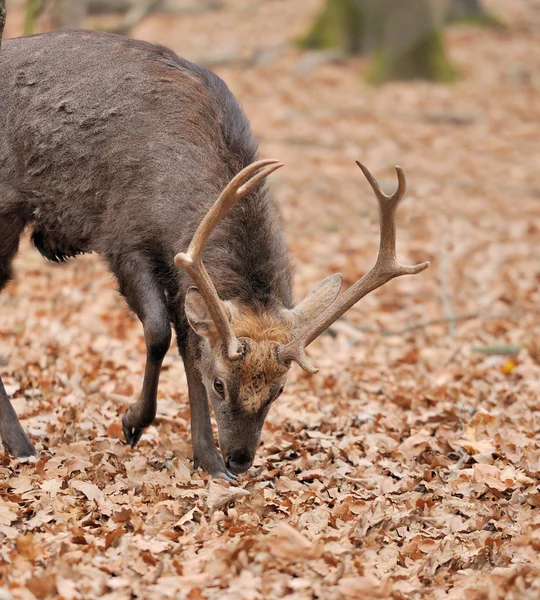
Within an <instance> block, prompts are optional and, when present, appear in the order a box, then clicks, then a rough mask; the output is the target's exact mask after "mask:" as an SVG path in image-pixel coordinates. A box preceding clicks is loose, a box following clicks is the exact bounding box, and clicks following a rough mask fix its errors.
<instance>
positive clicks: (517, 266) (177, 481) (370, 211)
mask: <svg viewBox="0 0 540 600" xmlns="http://www.w3.org/2000/svg"><path fill="white" fill-rule="evenodd" d="M319 4H320V3H319V1H317V0H294V1H293V0H273V1H268V0H250V2H249V3H248V2H244V1H243V0H226V1H225V2H224V5H225V6H224V9H223V10H220V11H206V12H199V13H197V12H193V13H186V14H182V15H178V16H171V15H153V16H151V17H149V18H147V19H146V20H145V21H144V22H143V23H141V24H140V25H139V26H138V27H137V28H136V29H135V30H134V32H133V35H134V36H135V37H141V38H145V39H149V40H156V41H160V42H161V43H164V44H166V45H169V46H170V47H172V48H173V49H174V50H176V51H178V52H179V53H180V54H182V55H184V56H186V57H187V58H190V59H192V60H195V61H197V60H199V61H202V62H204V63H206V64H209V65H211V66H212V67H213V68H214V69H215V70H216V71H217V72H218V73H219V74H220V75H221V76H222V77H223V78H224V79H225V81H226V82H227V83H228V84H229V86H230V88H231V89H232V91H233V92H234V93H235V94H236V96H237V97H238V98H239V99H240V101H241V102H242V104H243V106H244V108H245V111H246V113H247V115H248V117H249V119H250V120H251V123H252V125H253V128H254V131H255V133H256V135H257V137H259V138H260V140H261V156H263V157H276V158H279V159H280V160H282V161H283V162H285V163H286V168H284V169H282V170H280V171H279V172H278V173H277V174H276V175H273V176H272V177H271V186H272V190H273V194H274V196H275V198H276V200H277V202H278V204H279V206H280V208H281V210H282V214H283V224H284V229H285V232H286V236H287V240H288V242H289V244H290V247H291V250H292V253H293V255H294V257H295V263H296V284H295V286H296V287H295V295H296V296H297V297H298V298H301V297H303V295H304V294H305V293H306V292H307V291H309V289H310V288H311V287H312V286H313V285H314V284H315V283H316V282H317V281H319V280H320V279H322V278H323V277H325V276H326V275H328V274H330V273H332V272H335V271H341V272H342V273H343V275H344V278H345V281H346V283H347V284H350V283H352V282H353V281H354V280H356V279H357V278H358V277H359V276H360V275H362V274H363V273H364V272H365V271H366V270H368V269H369V268H370V266H371V265H372V263H373V260H374V257H375V254H376V248H377V237H378V214H377V208H376V201H375V199H374V198H373V195H372V193H371V191H370V189H369V187H368V185H367V184H366V182H365V180H364V178H363V176H362V174H361V172H360V171H359V170H358V169H357V167H356V166H355V164H354V161H355V159H361V160H362V161H363V162H364V163H365V164H367V165H368V167H369V168H370V169H371V170H372V171H373V173H374V174H375V175H376V176H377V177H378V178H379V179H380V180H381V182H382V183H383V185H384V187H385V188H387V189H391V188H392V186H394V185H395V174H394V171H393V168H392V167H393V165H395V164H401V165H402V166H403V167H404V168H405V171H406V173H407V177H408V181H409V192H408V197H407V199H406V201H405V202H404V204H403V206H402V207H401V209H400V212H399V219H398V221H399V231H398V238H399V244H398V246H399V256H400V257H401V259H402V261H403V262H421V261H424V260H430V261H431V263H432V266H431V268H430V269H428V271H426V272H424V273H422V274H421V275H418V276H415V277H408V278H401V279H399V280H396V281H393V282H391V283H390V284H388V285H387V286H385V287H384V288H383V289H381V290H380V291H378V292H376V293H374V294H372V295H370V296H369V297H367V298H366V299H365V300H363V301H362V302H361V304H360V306H359V307H357V308H354V309H352V310H351V311H350V312H349V313H348V314H347V315H346V317H345V318H344V319H343V320H342V321H340V323H339V324H338V325H337V326H336V327H335V328H334V329H333V330H332V335H325V336H323V337H322V338H321V339H320V340H319V341H318V342H316V343H315V344H313V346H312V347H310V351H309V354H310V356H311V358H312V360H313V362H314V363H315V364H316V365H317V366H318V367H319V368H320V372H319V373H318V374H317V375H315V376H312V377H309V376H307V375H305V374H304V373H303V372H301V371H300V369H298V368H296V367H295V368H293V369H291V376H290V379H289V384H288V385H287V388H286V390H285V393H284V394H283V397H282V398H281V399H280V400H279V401H278V405H276V406H275V407H274V408H273V409H272V411H271V412H270V415H269V417H268V420H267V423H266V426H265V429H264V432H263V442H262V445H261V447H260V449H259V452H258V454H257V458H256V462H255V465H254V467H253V468H252V470H251V471H250V472H249V474H246V475H243V476H241V477H240V478H239V481H238V484H237V485H233V486H229V485H228V484H226V483H225V482H224V481H222V480H214V481H212V480H211V478H210V477H209V476H208V475H207V474H206V473H203V472H200V471H197V472H193V471H192V462H191V454H190V452H191V449H190V431H189V408H188V396H187V388H186V382H185V376H184V372H183V367H182V363H181V360H180V359H179V357H178V355H177V352H176V351H175V348H174V343H173V345H172V346H171V350H170V351H169V353H168V356H167V358H166V360H165V364H164V369H163V375H162V379H161V384H160V392H159V407H158V419H157V421H156V423H155V425H154V426H152V427H149V428H148V430H147V431H146V433H145V434H144V435H143V438H142V441H141V442H140V444H139V445H138V446H137V448H136V449H135V450H131V449H130V448H129V447H127V446H126V445H124V443H123V441H122V435H121V426H120V417H121V415H122V414H123V413H124V411H125V410H126V408H127V407H128V405H129V404H130V403H131V402H132V401H134V399H135V398H136V395H137V393H138V390H139V387H140V385H141V377H142V372H143V366H144V351H145V344H144V340H143V336H142V328H141V326H140V324H139V323H138V321H137V320H136V319H135V318H134V316H133V315H131V314H129V313H128V311H127V309H126V307H125V305H124V302H123V300H122V299H121V298H120V296H119V295H118V294H117V293H116V291H115V283H114V281H113V279H112V277H111V276H110V275H109V274H108V272H107V270H106V268H105V266H104V264H103V262H102V261H101V260H100V259H99V258H98V257H96V256H86V257H82V258H80V259H79V260H76V261H73V262H71V263H70V264H68V265H66V266H53V265H50V264H46V263H45V262H44V261H43V259H42V258H41V257H40V256H39V255H38V254H37V252H36V251H35V250H33V249H31V248H30V246H29V244H28V242H27V241H25V243H23V245H22V248H21V252H20V254H19V256H18V258H17V260H16V279H15V280H14V281H13V282H12V283H11V284H10V285H9V286H8V288H7V289H6V290H5V291H4V292H3V293H2V294H1V295H0V354H1V361H2V367H1V372H2V376H3V378H4V382H5V384H6V387H7V389H8V391H9V393H10V394H11V396H12V397H13V398H14V400H13V402H14V405H15V407H16V409H17V411H18V413H19V415H21V418H22V420H23V424H24V426H25V428H26V430H27V431H28V432H29V434H30V436H31V437H32V439H33V441H34V442H35V444H36V447H37V449H38V458H37V461H34V460H31V461H21V460H16V459H13V458H11V457H10V456H8V455H7V454H0V598H1V599H2V600H6V599H9V598H13V599H15V600H19V599H20V600H30V599H33V598H39V599H44V598H53V597H60V598H64V599H65V600H74V599H79V598H83V599H84V598H103V599H108V600H123V599H129V598H145V599H149V600H154V599H155V600H158V599H161V598H175V599H182V598H186V599H190V600H196V599H203V598H207V599H219V600H236V599H245V600H256V599H259V598H282V597H287V598H291V599H295V600H304V599H309V598H321V599H324V600H333V599H342V598H365V599H370V598H394V599H409V598H410V599H415V598H434V599H443V598H444V599H453V600H461V599H466V600H483V599H486V600H497V599H503V598H505V599H520V600H526V599H535V600H536V599H538V597H540V560H539V558H538V555H539V554H538V553H539V550H540V513H539V508H540V487H539V485H538V484H539V481H538V480H539V477H540V437H539V435H540V412H539V411H540V319H539V316H540V250H539V242H540V179H539V175H538V173H539V171H538V158H539V150H540V142H539V134H538V132H539V127H540V101H539V98H540V35H539V33H540V5H539V3H538V2H537V1H533V0H513V1H512V2H508V1H507V0H490V1H489V2H486V4H487V5H488V6H489V7H491V8H492V9H493V11H494V12H496V13H497V15H498V16H499V17H500V18H501V19H502V20H503V21H504V23H505V27H504V28H502V29H489V28H488V29H478V28H474V27H469V26H454V27H452V28H450V29H449V30H448V32H447V38H448V46H449V49H450V53H451V57H452V60H453V61H454V63H455V64H456V66H457V67H458V68H459V71H460V74H461V78H460V79H459V81H458V82H456V83H455V84H453V85H431V84H428V83H421V82H414V83H396V84H391V85H386V86H384V87H369V86H367V85H366V84H364V83H363V81H362V76H363V74H364V73H365V72H366V69H367V63H366V61H364V60H360V59H352V60H343V59H340V58H339V57H335V56H334V57H330V56H328V55H320V54H315V53H305V52H300V51H298V50H296V49H295V48H294V47H292V46H291V43H292V42H293V40H294V39H295V38H297V37H298V36H299V35H300V34H301V33H302V32H303V31H304V30H305V28H306V27H307V25H308V24H309V22H310V21H311V20H312V18H313V16H314V15H315V13H316V11H317V9H318V6H319ZM19 17H20V16H19ZM19 17H18V16H17V13H16V11H13V18H12V20H11V21H10V23H9V24H8V29H7V34H8V35H17V34H18V33H20V31H17V27H18V26H19V24H20V18H19ZM93 25H95V21H89V26H93ZM452 316H454V317H455V318H456V319H461V317H464V318H463V320H458V321H456V322H451V321H449V320H448V319H449V318H450V317H452ZM438 319H442V320H443V321H442V322H440V323H437V322H436V321H437V320H438ZM445 319H446V321H445ZM239 490H240V491H239Z"/></svg>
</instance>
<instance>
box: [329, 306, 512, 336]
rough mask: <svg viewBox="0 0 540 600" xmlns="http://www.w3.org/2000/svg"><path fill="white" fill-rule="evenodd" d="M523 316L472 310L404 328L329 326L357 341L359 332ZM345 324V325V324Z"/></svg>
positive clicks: (386, 333)
mask: <svg viewBox="0 0 540 600" xmlns="http://www.w3.org/2000/svg"><path fill="white" fill-rule="evenodd" d="M522 316H523V313H521V314H520V313H511V312H506V313H482V312H472V313H466V314H464V315H453V316H451V317H439V318H437V319H427V320H425V321H418V323H413V324H412V325H408V326H407V327H404V328H403V329H377V328H376V327H355V326H354V325H351V324H350V323H347V322H346V321H342V322H341V323H342V324H341V325H340V326H338V327H335V325H337V324H338V321H336V323H334V325H332V326H331V327H330V328H329V331H330V333H331V334H333V335H336V334H338V333H344V334H346V335H350V337H352V338H354V340H355V341H358V340H359V339H360V336H359V333H378V334H380V335H382V336H385V337H386V336H388V337H390V336H397V335H404V334H406V333H410V332H411V331H417V330H418V329H425V328H426V327H430V326H431V325H444V324H446V323H449V322H452V323H461V322H463V321H471V320H472V319H479V320H482V321H488V320H491V319H519V318H521V317H522ZM343 325H345V326H343ZM350 331H354V332H355V333H354V334H353V335H351V334H350Z"/></svg>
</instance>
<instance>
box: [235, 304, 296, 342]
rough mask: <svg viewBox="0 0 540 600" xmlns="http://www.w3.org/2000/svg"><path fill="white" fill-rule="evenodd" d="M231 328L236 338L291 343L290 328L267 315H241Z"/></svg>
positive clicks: (250, 313) (252, 313) (248, 313)
mask: <svg viewBox="0 0 540 600" xmlns="http://www.w3.org/2000/svg"><path fill="white" fill-rule="evenodd" d="M232 327H233V330H234V333H235V335H236V337H239V338H240V337H244V338H249V339H251V340H254V341H256V342H262V341H268V342H276V343H278V344H287V343H288V342H290V341H291V328H290V326H289V325H288V324H287V323H286V322H285V321H284V320H283V319H279V318H277V317H274V316H273V315H270V314H268V313H260V314H257V313H254V312H252V311H249V312H247V313H244V314H242V315H241V316H240V317H239V318H237V320H236V321H233V323H232Z"/></svg>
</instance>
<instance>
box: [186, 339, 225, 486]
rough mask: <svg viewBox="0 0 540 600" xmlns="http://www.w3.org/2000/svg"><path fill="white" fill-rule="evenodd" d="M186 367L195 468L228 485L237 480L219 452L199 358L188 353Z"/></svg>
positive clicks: (187, 351) (187, 350)
mask: <svg viewBox="0 0 540 600" xmlns="http://www.w3.org/2000/svg"><path fill="white" fill-rule="evenodd" d="M183 359H184V367H185V369H186V377H187V382H188V391H189V406H190V411H191V443H192V446H193V466H194V468H195V469H197V468H198V467H201V468H202V469H204V470H205V471H208V472H209V473H210V475H212V477H222V478H223V479H225V480H226V481H232V480H233V479H237V477H236V475H234V474H233V473H231V472H230V471H229V470H228V469H227V467H226V466H225V463H224V462H223V458H222V456H221V454H220V453H219V452H218V449H217V448H216V443H215V442H214V435H213V433H212V422H211V421H210V408H209V406H208V397H207V394H206V389H205V387H204V384H203V382H202V379H201V376H200V373H199V370H198V368H197V366H196V358H195V357H193V356H192V355H191V353H190V351H189V349H186V350H185V352H183Z"/></svg>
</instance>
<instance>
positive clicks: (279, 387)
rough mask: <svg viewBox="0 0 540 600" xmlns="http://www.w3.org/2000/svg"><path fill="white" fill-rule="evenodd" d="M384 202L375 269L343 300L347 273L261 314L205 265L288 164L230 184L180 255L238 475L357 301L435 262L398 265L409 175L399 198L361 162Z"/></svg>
mask: <svg viewBox="0 0 540 600" xmlns="http://www.w3.org/2000/svg"><path fill="white" fill-rule="evenodd" d="M357 164H358V166H359V167H360V168H361V169H362V171H363V172H364V175H365V176H366V178H367V180H368V182H369V183H370V185H371V187H372V189H373V191H374V192H375V195H376V197H377V199H378V201H379V207H380V214H381V234H380V247H379V255H378V258H377V262H376V264H375V266H374V267H373V269H371V271H369V273H367V274H366V275H364V276H363V277H362V278H361V279H360V280H359V281H357V282H356V283H355V284H354V285H352V286H351V287H350V288H349V289H348V290H347V291H346V292H345V293H343V294H342V295H341V296H339V297H338V294H339V291H340V289H341V284H342V278H341V275H339V274H336V275H332V276H330V277H327V278H326V279H325V280H323V281H322V282H321V283H320V284H319V285H318V286H317V287H316V288H315V289H314V290H313V291H312V292H311V293H310V294H309V295H308V296H307V297H306V299H305V300H304V301H303V302H301V303H300V304H299V305H297V306H296V307H295V308H294V309H286V308H282V309H280V310H279V312H276V313H269V312H262V313H255V312H253V310H250V309H249V308H247V307H246V306H244V305H242V303H241V301H240V300H238V301H235V300H232V301H223V300H221V299H220V298H219V296H218V294H217V291H216V288H215V287H214V285H213V283H212V281H211V279H210V277H209V275H208V272H207V271H206V268H205V266H204V264H203V262H202V258H201V256H202V251H203V249H204V245H205V243H206V241H207V240H208V238H209V236H210V235H211V233H212V231H213V229H214V227H215V226H216V225H217V223H218V222H219V221H220V220H221V219H222V218H223V217H224V216H225V215H226V214H227V212H228V211H229V210H230V209H231V208H232V207H233V206H234V205H235V204H236V203H237V202H238V201H239V200H240V199H241V198H242V197H243V196H245V195H246V194H247V193H248V192H249V191H250V190H251V189H253V187H255V186H256V185H257V184H258V183H259V182H260V181H262V180H263V179H264V178H266V177H267V176H268V175H270V173H272V172H273V171H275V170H276V169H278V168H280V167H281V166H282V165H281V164H280V163H278V162H277V161H275V160H262V161H258V162H255V163H253V164H252V165H249V166H248V167H246V168H245V169H243V170H242V171H241V172H240V173H238V175H236V176H235V177H234V178H233V179H232V180H231V182H230V183H229V184H228V185H227V186H226V188H225V189H224V190H223V192H222V193H221V194H220V196H219V198H218V199H217V201H216V202H215V204H214V205H213V206H212V208H211V209H210V210H209V212H208V213H207V214H206V215H205V217H204V219H203V220H202V222H201V224H200V225H199V227H198V229H197V231H196V233H195V235H194V237H193V239H192V241H191V244H190V245H189V248H188V250H187V252H185V253H179V254H177V255H176V257H175V263H176V265H177V266H179V267H181V268H183V269H185V270H186V271H187V273H188V274H189V275H190V277H191V278H192V279H193V282H194V283H195V285H196V287H192V288H190V289H189V290H188V292H187V294H186V298H185V312H186V317H187V320H188V322H189V324H190V326H191V327H192V329H193V330H194V331H195V332H196V333H197V334H198V335H199V336H200V338H201V349H200V352H201V359H200V364H199V370H200V373H201V376H202V379H203V383H204V385H205V388H206V391H207V394H208V398H209V399H210V402H211V404H212V407H213V409H214V414H215V417H216V421H217V425H218V438H219V445H220V449H221V452H222V454H223V458H224V461H225V464H226V465H227V467H228V468H229V469H230V470H231V471H232V472H233V473H242V472H244V471H247V470H248V469H249V468H250V466H251V465H252V463H253V459H254V456H255V452H256V449H257V446H258V444H259V440H260V435H261V430H262V426H263V423H264V420H265V418H266V415H267V414H268V411H269V409H270V406H271V404H272V403H273V402H274V401H275V400H276V399H277V398H278V397H279V395H280V394H281V392H282V391H283V388H284V386H285V382H286V378H287V373H288V371H289V368H290V366H291V363H292V362H293V361H294V362H296V363H298V364H299V365H300V367H302V368H303V369H305V370H306V371H308V372H309V373H316V372H317V369H315V368H314V367H313V366H312V365H311V364H310V363H309V361H308V359H307V357H306V353H305V349H306V347H307V346H308V345H309V344H310V343H311V342H313V340H315V339H316V338H317V337H318V336H319V335H321V334H322V333H323V332H324V331H325V330H326V329H327V328H328V327H329V326H330V325H331V324H332V323H333V322H334V321H336V320H337V319H338V318H339V317H340V316H342V315H343V314H344V313H345V312H346V311H347V310H349V308H351V307H352V306H353V305H354V304H356V302H358V301H359V300H360V299H361V298H363V297H364V296H365V295H366V294H368V293H369V292H371V291H373V290H375V289H376V288H378V287H380V286H381V285H383V284H385V283H386V282H388V281H389V280H390V279H393V278H394V277H399V276H400V275H406V274H415V273H419V272H420V271H423V270H424V269H426V268H427V267H428V266H429V263H428V262H425V263H422V264H419V265H415V266H404V265H400V264H399V263H398V262H397V259H396V232H395V212H396V209H397V206H398V204H399V202H400V200H401V198H402V197H403V195H404V193H405V189H406V183H405V174H404V173H403V170H402V169H401V168H400V167H396V171H397V176H398V183H399V185H398V189H397V191H396V192H395V194H393V195H392V196H386V195H385V194H383V193H382V191H381V189H380V187H379V185H378V184H377V182H376V181H375V179H374V178H373V176H372V175H371V173H370V172H369V171H368V170H367V168H366V167H365V166H364V165H362V164H361V163H359V162H358V163H357Z"/></svg>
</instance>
